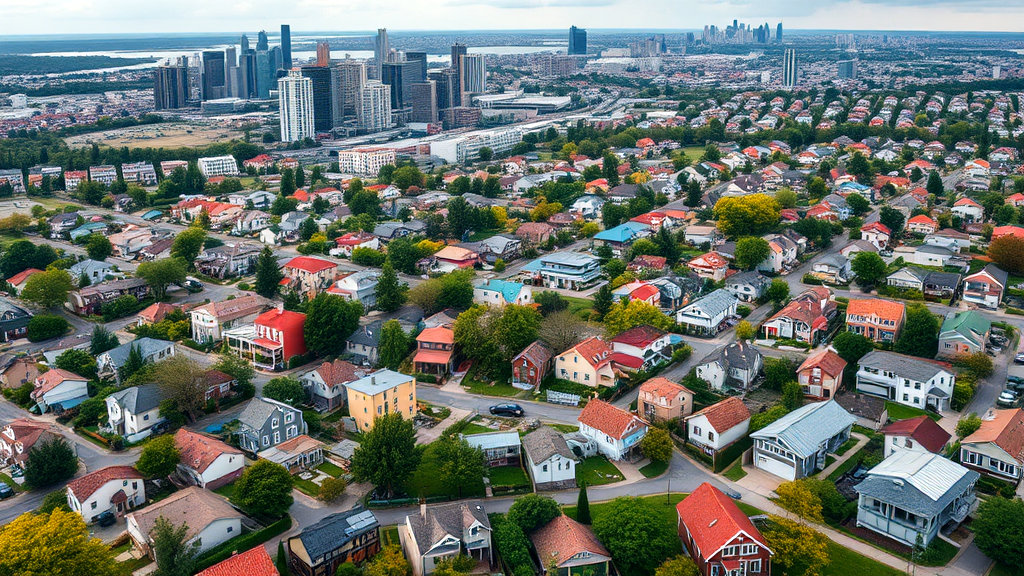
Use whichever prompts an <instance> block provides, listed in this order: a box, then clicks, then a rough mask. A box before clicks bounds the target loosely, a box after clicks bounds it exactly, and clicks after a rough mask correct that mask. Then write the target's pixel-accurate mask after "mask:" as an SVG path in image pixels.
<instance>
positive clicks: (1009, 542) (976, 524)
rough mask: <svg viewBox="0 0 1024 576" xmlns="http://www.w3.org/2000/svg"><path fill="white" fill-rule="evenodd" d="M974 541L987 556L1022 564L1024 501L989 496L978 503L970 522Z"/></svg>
mask: <svg viewBox="0 0 1024 576" xmlns="http://www.w3.org/2000/svg"><path fill="white" fill-rule="evenodd" d="M971 530H973V531H974V543H975V544H976V545H977V546H978V549H979V550H981V551H982V552H984V553H985V555H986V556H988V557H989V558H991V559H993V560H995V561H996V562H999V563H1001V564H1006V565H1008V566H1017V567H1019V566H1020V551H1021V547H1022V546H1024V501H1021V500H1020V499H1014V500H1008V499H1006V498H988V499H987V500H985V501H984V502H982V503H981V505H980V506H978V511H977V513H976V514H975V515H974V521H973V522H972V523H971Z"/></svg>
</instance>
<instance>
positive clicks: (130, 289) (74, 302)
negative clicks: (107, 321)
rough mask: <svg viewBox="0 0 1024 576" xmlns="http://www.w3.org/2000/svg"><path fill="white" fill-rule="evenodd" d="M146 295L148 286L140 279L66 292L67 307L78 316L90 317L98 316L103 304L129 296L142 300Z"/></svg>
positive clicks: (95, 285) (118, 281)
mask: <svg viewBox="0 0 1024 576" xmlns="http://www.w3.org/2000/svg"><path fill="white" fill-rule="evenodd" d="M147 294H149V284H146V281H145V280H143V279H142V278H125V279H123V280H111V281H110V282H102V283H100V284H93V285H92V286H86V287H85V288H79V289H78V290H75V291H72V292H68V306H69V307H70V308H71V311H72V312H74V313H75V314H78V315H79V316H92V315H93V314H99V313H100V312H101V311H102V308H103V305H104V304H109V303H110V302H113V301H114V300H117V299H118V298H120V297H121V296H127V295H131V296H135V298H136V299H138V300H142V299H143V298H145V297H146V295H147Z"/></svg>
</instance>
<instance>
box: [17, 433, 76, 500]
mask: <svg viewBox="0 0 1024 576" xmlns="http://www.w3.org/2000/svg"><path fill="white" fill-rule="evenodd" d="M77 471H78V457H77V456H75V451H74V450H73V449H72V448H71V445H70V444H68V442H67V440H65V439H64V438H62V437H61V438H53V439H51V440H49V441H48V442H44V443H43V444H40V445H38V446H33V447H32V449H30V450H29V451H28V460H26V462H25V483H26V484H28V485H29V486H31V487H32V488H46V487H47V486H53V485H54V484H57V483H59V482H63V481H64V480H67V479H69V478H71V477H72V476H74V475H75V472H77Z"/></svg>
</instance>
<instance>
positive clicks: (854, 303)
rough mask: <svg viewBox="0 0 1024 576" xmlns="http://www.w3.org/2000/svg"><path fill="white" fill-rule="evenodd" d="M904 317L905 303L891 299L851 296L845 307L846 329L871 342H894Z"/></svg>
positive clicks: (905, 313) (905, 312) (905, 314)
mask: <svg viewBox="0 0 1024 576" xmlns="http://www.w3.org/2000/svg"><path fill="white" fill-rule="evenodd" d="M906 318H907V309H906V305H904V304H903V303H902V302H894V301H892V300H882V299H881V298H868V299H863V300H860V299H852V298H851V299H850V302H849V304H848V305H847V307H846V329H847V330H849V331H850V332H853V333H854V334H860V335H861V336H864V337H865V338H867V339H868V340H871V341H872V342H889V343H892V342H895V341H896V338H897V337H898V336H899V333H900V330H901V329H902V328H903V321H904V320H906Z"/></svg>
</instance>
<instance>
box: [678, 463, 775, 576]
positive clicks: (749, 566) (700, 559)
mask: <svg viewBox="0 0 1024 576" xmlns="http://www.w3.org/2000/svg"><path fill="white" fill-rule="evenodd" d="M676 513H677V515H678V517H679V522H678V525H679V538H680V539H682V541H683V546H685V547H686V551H687V553H688V555H689V556H690V558H692V559H693V561H694V563H696V564H697V569H698V570H699V572H700V574H701V576H727V575H731V574H743V575H747V576H757V575H760V574H765V575H768V574H771V563H772V551H771V549H770V548H768V542H767V541H766V540H765V539H764V536H762V535H761V533H760V532H759V531H758V530H757V528H756V527H755V526H754V525H753V524H752V523H751V522H750V519H749V518H747V515H746V514H744V513H743V511H742V510H740V508H739V506H737V505H736V503H735V502H733V501H732V499H730V498H729V497H728V496H726V495H725V494H723V493H722V491H721V490H719V489H718V488H715V487H714V486H712V485H711V484H709V483H707V482H704V483H703V484H701V485H700V486H698V487H697V489H696V490H694V491H693V492H692V493H691V494H690V495H689V496H687V497H686V498H683V499H682V501H680V502H679V503H678V504H676Z"/></svg>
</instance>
